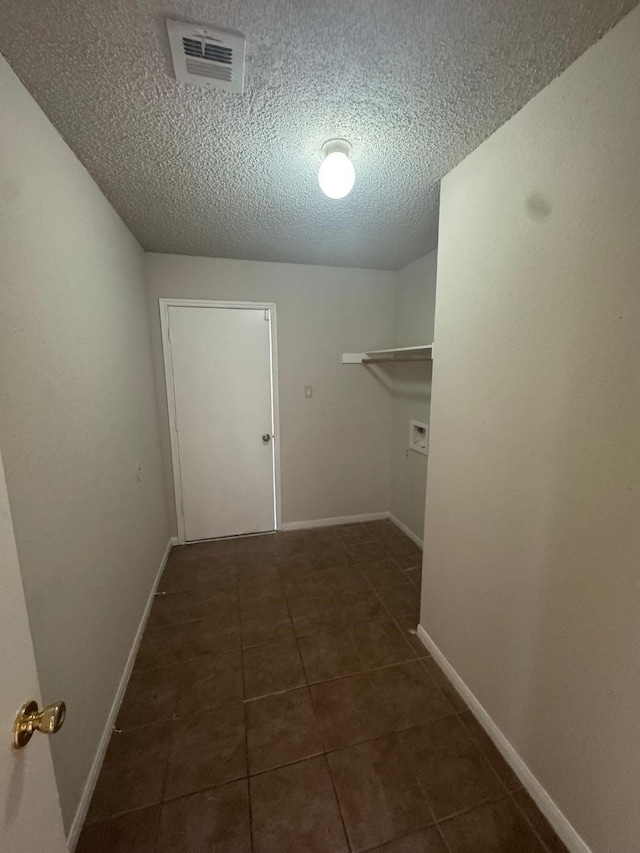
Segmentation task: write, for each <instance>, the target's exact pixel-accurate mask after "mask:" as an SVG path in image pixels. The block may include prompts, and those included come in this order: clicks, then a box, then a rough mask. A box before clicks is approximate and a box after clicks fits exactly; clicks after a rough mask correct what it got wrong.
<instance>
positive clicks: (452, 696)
mask: <svg viewBox="0 0 640 853" xmlns="http://www.w3.org/2000/svg"><path fill="white" fill-rule="evenodd" d="M424 665H425V666H426V668H427V670H428V671H429V674H430V675H431V677H432V678H433V680H434V681H435V682H436V683H437V684H438V686H439V687H440V689H441V690H442V692H443V693H444V695H445V696H446V697H447V699H448V700H449V702H451V704H452V705H453V707H454V708H455V709H456V711H457V712H458V713H459V714H461V713H463V712H464V711H467V710H468V708H467V703H466V702H465V701H464V699H463V698H462V696H461V695H460V694H459V693H458V691H457V690H456V688H455V687H454V686H453V684H452V683H451V682H450V681H449V679H448V678H447V676H446V675H445V674H444V672H443V671H442V670H441V669H440V667H439V666H438V664H437V663H436V662H435V660H434V659H433V658H432V657H431V656H429V657H427V658H425V661H424Z"/></svg>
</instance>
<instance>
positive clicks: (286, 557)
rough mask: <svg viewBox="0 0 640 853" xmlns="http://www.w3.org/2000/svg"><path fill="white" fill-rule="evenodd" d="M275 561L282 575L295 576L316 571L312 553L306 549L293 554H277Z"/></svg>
mask: <svg viewBox="0 0 640 853" xmlns="http://www.w3.org/2000/svg"><path fill="white" fill-rule="evenodd" d="M277 562H278V569H279V571H280V574H281V575H282V577H287V578H289V577H295V576H296V575H301V574H305V573H307V572H313V571H316V569H315V565H314V560H313V554H312V552H311V551H308V550H306V549H305V550H304V551H298V552H296V553H294V554H277Z"/></svg>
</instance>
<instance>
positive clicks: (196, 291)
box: [147, 254, 395, 522]
mask: <svg viewBox="0 0 640 853" xmlns="http://www.w3.org/2000/svg"><path fill="white" fill-rule="evenodd" d="M147 279H148V288H149V311H150V316H151V320H152V335H153V346H154V355H155V364H156V379H157V385H158V398H159V399H160V400H161V401H162V402H161V405H160V407H161V419H162V435H163V446H164V458H165V471H166V477H167V482H169V483H171V482H172V477H171V454H170V445H169V431H168V421H167V416H166V393H165V385H164V371H163V366H162V346H161V340H160V325H159V312H158V299H159V298H160V297H182V298H187V299H212V300H215V299H218V300H234V301H245V302H250V301H254V302H275V303H276V304H277V320H278V355H279V387H280V437H281V469H282V518H283V521H284V522H293V521H310V520H315V519H321V518H330V517H336V516H343V515H356V514H364V513H375V512H386V511H388V509H389V481H390V467H389V452H388V448H389V446H390V442H391V402H390V394H389V387H388V382H387V384H385V382H384V381H381V380H380V379H379V378H378V377H377V376H376V375H374V374H373V373H371V372H369V371H367V370H366V369H365V368H363V367H359V366H354V365H343V364H341V356H342V353H343V352H358V351H360V350H364V349H367V348H372V347H384V346H389V345H390V344H391V342H392V340H393V322H394V282H395V274H394V273H391V272H379V271H374V270H356V269H340V268H335V267H319V266H301V265H295V264H273V263H260V262H254V261H234V260H224V259H214V258H196V257H188V256H184V255H161V254H149V255H147ZM305 385H313V389H314V396H313V399H312V400H306V399H305V398H304V386H305ZM170 512H171V515H172V518H174V519H175V508H174V503H173V495H171V501H170Z"/></svg>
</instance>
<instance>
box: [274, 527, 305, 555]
mask: <svg viewBox="0 0 640 853" xmlns="http://www.w3.org/2000/svg"><path fill="white" fill-rule="evenodd" d="M306 533H307V531H306V530H286V531H282V532H279V533H276V534H275V537H274V538H275V542H274V551H275V552H276V555H278V556H279V555H287V554H299V553H300V552H302V551H306V550H307V542H306Z"/></svg>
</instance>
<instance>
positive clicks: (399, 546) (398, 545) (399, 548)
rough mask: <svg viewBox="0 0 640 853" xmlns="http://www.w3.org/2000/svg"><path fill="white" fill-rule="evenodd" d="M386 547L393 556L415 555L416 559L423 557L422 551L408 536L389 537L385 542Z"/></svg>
mask: <svg viewBox="0 0 640 853" xmlns="http://www.w3.org/2000/svg"><path fill="white" fill-rule="evenodd" d="M384 548H385V551H386V552H387V554H389V555H390V556H391V557H396V556H398V557H414V558H416V559H421V557H422V551H421V550H420V548H418V546H417V545H416V544H415V542H412V541H411V539H409V537H408V536H403V537H399V538H397V539H387V540H385V542H384Z"/></svg>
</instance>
